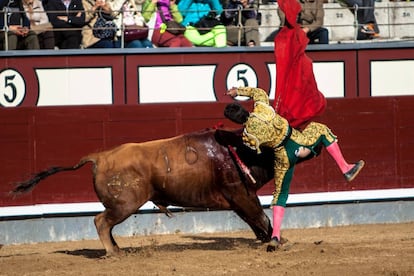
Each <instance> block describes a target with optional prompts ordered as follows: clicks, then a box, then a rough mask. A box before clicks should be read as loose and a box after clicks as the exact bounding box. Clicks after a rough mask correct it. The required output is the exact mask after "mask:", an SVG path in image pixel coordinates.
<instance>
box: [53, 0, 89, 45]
mask: <svg viewBox="0 0 414 276" xmlns="http://www.w3.org/2000/svg"><path fill="white" fill-rule="evenodd" d="M46 10H47V11H48V16H49V21H50V23H52V25H53V28H54V29H55V31H54V34H55V46H56V47H58V48H59V49H79V48H80V46H81V43H82V30H81V28H82V27H83V26H84V25H85V24H86V21H85V10H84V8H83V5H82V0H48V4H47V7H46ZM56 29H57V30H56ZM60 29H62V30H60Z"/></svg>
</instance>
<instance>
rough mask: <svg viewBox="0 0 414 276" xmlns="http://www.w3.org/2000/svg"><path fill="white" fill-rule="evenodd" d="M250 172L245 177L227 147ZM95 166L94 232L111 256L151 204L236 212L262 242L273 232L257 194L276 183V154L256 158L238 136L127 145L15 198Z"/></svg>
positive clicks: (25, 185)
mask: <svg viewBox="0 0 414 276" xmlns="http://www.w3.org/2000/svg"><path fill="white" fill-rule="evenodd" d="M229 144H232V145H233V146H234V147H235V148H236V149H237V155H238V156H239V157H240V158H241V159H242V160H243V161H244V163H245V164H246V166H247V167H248V168H249V169H250V171H251V175H252V176H253V178H254V180H255V181H252V180H251V178H249V177H246V174H245V172H244V171H243V170H241V169H240V166H238V163H237V162H236V159H235V156H234V155H232V154H231V152H229V148H228V145H229ZM88 162H92V163H93V175H94V185H95V191H96V194H97V196H98V198H99V199H100V201H101V202H102V203H103V205H104V206H105V211H104V212H102V213H100V214H98V215H97V216H96V217H95V226H96V229H97V232H98V235H99V238H100V240H101V242H102V244H103V246H104V247H105V249H106V254H107V255H112V254H115V253H119V251H120V250H119V247H118V245H117V244H116V242H115V240H114V238H113V236H112V228H113V227H114V226H115V225H117V224H119V223H121V222H122V221H124V220H125V219H126V218H128V217H129V216H130V215H131V214H133V213H135V212H136V211H137V210H138V209H139V208H140V207H141V206H142V205H143V204H144V203H146V202H147V201H152V202H153V203H154V204H155V205H157V206H158V207H159V208H160V209H161V210H163V211H165V212H166V213H168V211H167V207H168V206H169V205H175V206H182V207H203V208H211V209H227V210H234V211H235V212H236V213H237V215H239V216H240V217H241V218H242V219H243V220H244V221H245V222H246V223H247V224H248V225H249V226H250V227H251V228H252V230H253V231H254V233H255V234H256V237H257V238H258V239H259V240H261V241H262V242H268V241H269V240H270V238H271V233H272V226H271V224H270V221H269V218H268V217H267V216H266V214H265V213H264V211H263V208H262V206H261V204H260V202H259V199H258V197H257V195H256V191H257V190H258V189H259V188H261V187H262V186H263V185H264V184H266V183H267V182H268V181H269V180H271V179H272V178H273V154H272V151H264V152H263V153H262V154H261V155H257V154H256V153H255V152H253V151H251V150H250V149H248V148H247V147H245V146H243V144H242V142H241V139H240V137H239V136H238V135H236V132H228V131H223V130H217V131H216V130H205V131H200V132H195V133H189V134H185V135H181V136H177V137H173V138H169V139H161V140H155V141H149V142H144V143H128V144H123V145H120V146H118V147H116V148H114V149H111V150H108V151H103V152H99V153H93V154H90V155H88V156H85V157H83V158H82V159H81V160H80V162H79V163H78V164H76V165H74V166H72V167H53V168H50V169H48V170H46V171H43V172H40V173H38V174H36V175H35V176H34V177H33V178H32V179H30V180H28V181H25V182H22V183H19V184H18V186H17V187H16V188H15V189H14V190H13V193H15V194H16V193H24V192H27V191H29V190H31V189H32V188H33V187H34V186H35V185H36V184H37V183H38V182H39V181H40V180H42V179H44V178H46V177H48V176H50V175H52V174H55V173H58V172H61V171H69V170H77V169H78V168H80V167H82V166H83V165H85V164H86V163H88ZM254 182H255V183H254Z"/></svg>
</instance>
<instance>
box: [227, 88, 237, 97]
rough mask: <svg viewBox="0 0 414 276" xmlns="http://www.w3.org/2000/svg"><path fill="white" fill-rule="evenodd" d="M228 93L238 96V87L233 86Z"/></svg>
mask: <svg viewBox="0 0 414 276" xmlns="http://www.w3.org/2000/svg"><path fill="white" fill-rule="evenodd" d="M226 95H228V96H231V97H236V96H237V88H236V87H232V88H230V89H229V90H228V91H227V93H226Z"/></svg>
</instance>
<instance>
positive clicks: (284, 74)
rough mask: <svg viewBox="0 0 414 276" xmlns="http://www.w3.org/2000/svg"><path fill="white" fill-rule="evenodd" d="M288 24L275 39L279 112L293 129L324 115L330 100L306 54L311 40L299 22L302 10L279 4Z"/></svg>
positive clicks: (286, 0)
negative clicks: (327, 101)
mask: <svg viewBox="0 0 414 276" xmlns="http://www.w3.org/2000/svg"><path fill="white" fill-rule="evenodd" d="M278 4H279V8H280V9H281V10H282V11H283V12H284V13H285V15H286V24H285V26H284V27H283V28H281V29H280V31H279V33H278V34H277V35H276V37H275V41H274V42H275V59H276V93H275V101H274V104H275V110H276V112H277V113H278V114H280V115H281V116H283V117H284V118H286V119H287V120H288V121H289V123H290V125H291V126H292V127H295V128H296V127H299V126H300V125H303V124H305V123H306V122H308V121H310V120H311V119H312V118H313V117H315V116H318V115H320V114H322V113H323V111H324V110H325V107H326V99H325V97H324V95H323V94H322V93H321V92H320V91H319V90H318V87H317V84H316V80H315V76H314V74H313V68H312V60H311V59H310V58H309V57H308V56H307V55H306V54H305V49H306V46H307V45H308V42H309V39H308V38H307V36H306V34H305V32H304V31H302V29H301V27H300V25H299V24H297V23H296V18H297V16H298V14H299V12H300V10H301V6H300V4H299V3H298V1H296V0H279V1H278Z"/></svg>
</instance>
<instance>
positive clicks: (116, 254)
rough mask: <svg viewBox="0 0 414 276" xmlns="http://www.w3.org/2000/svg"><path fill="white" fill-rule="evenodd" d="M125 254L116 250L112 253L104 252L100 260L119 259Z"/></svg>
mask: <svg viewBox="0 0 414 276" xmlns="http://www.w3.org/2000/svg"><path fill="white" fill-rule="evenodd" d="M125 255H126V254H125V252H124V251H122V250H116V251H112V252H106V255H105V256H102V257H101V259H119V258H121V257H124V256H125Z"/></svg>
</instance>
